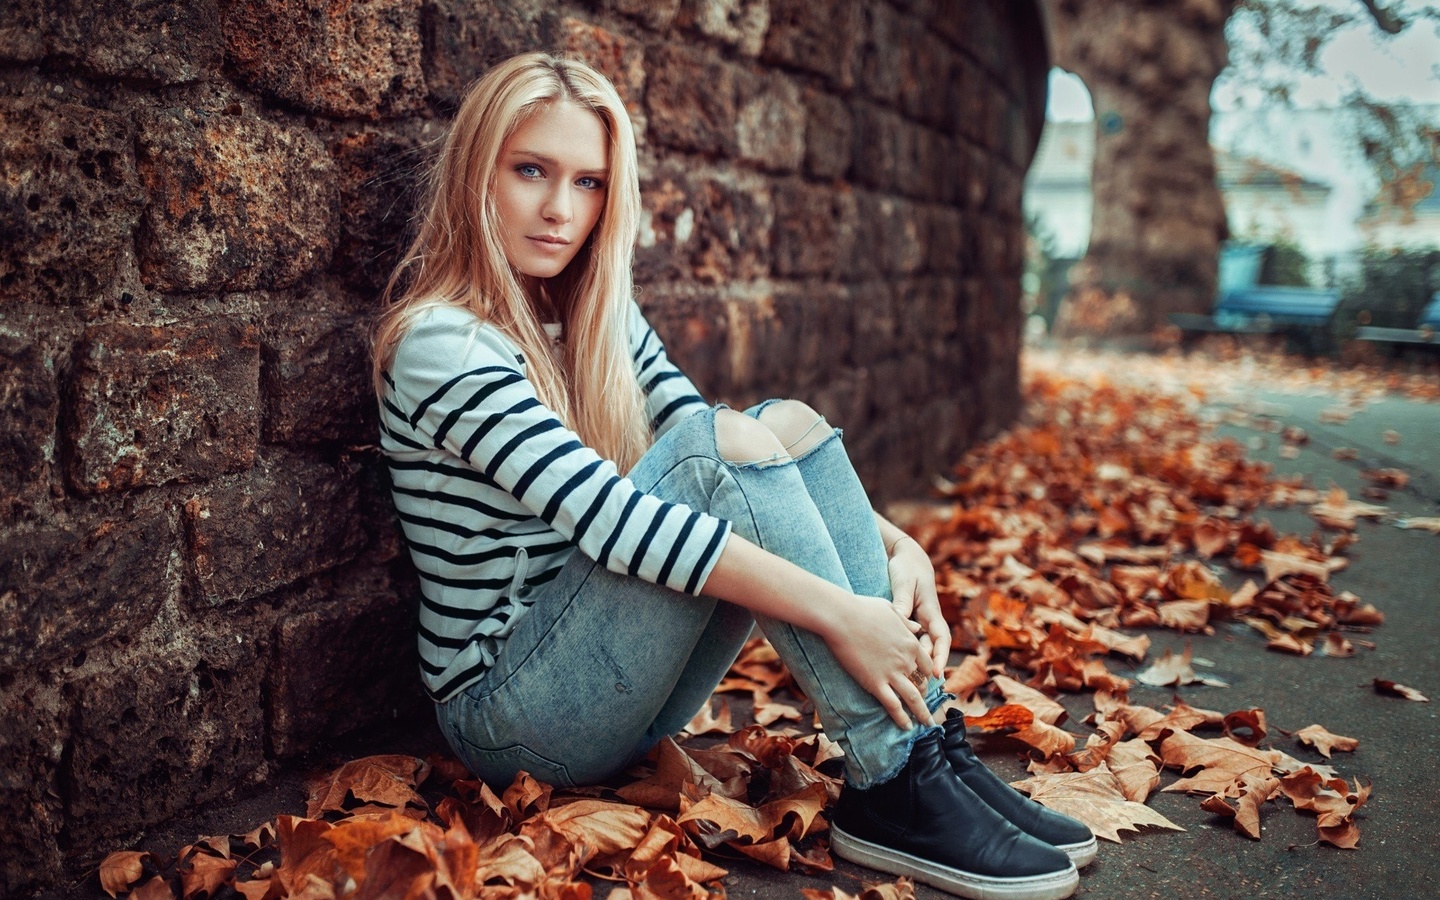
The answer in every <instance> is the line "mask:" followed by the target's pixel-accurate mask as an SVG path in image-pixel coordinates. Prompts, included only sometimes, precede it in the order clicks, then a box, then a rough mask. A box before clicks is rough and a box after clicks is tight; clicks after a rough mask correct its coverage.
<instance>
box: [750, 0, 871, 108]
mask: <svg viewBox="0 0 1440 900" xmlns="http://www.w3.org/2000/svg"><path fill="white" fill-rule="evenodd" d="M861 5H862V4H861V3H860V2H859V0H770V27H769V29H768V30H767V31H766V33H765V46H764V48H763V50H762V51H761V58H762V59H763V60H764V61H765V62H768V63H779V64H780V65H784V66H794V67H795V68H798V69H804V70H805V71H807V72H814V73H815V74H817V75H823V76H824V77H825V78H826V79H828V80H829V82H830V84H831V85H833V86H834V87H838V88H840V89H842V90H849V89H850V88H851V87H853V86H854V84H855V63H856V58H857V51H858V47H859V45H860V40H861V35H862V33H863V24H864V23H863V20H862V17H861ZM875 5H878V4H875Z"/></svg>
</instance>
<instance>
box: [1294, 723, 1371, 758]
mask: <svg viewBox="0 0 1440 900" xmlns="http://www.w3.org/2000/svg"><path fill="white" fill-rule="evenodd" d="M1295 737H1296V738H1298V739H1299V741H1300V742H1301V743H1302V744H1309V745H1310V746H1312V747H1314V748H1315V749H1316V750H1318V751H1320V755H1321V756H1323V757H1325V758H1326V759H1329V758H1330V752H1331V751H1332V750H1339V751H1341V752H1342V753H1349V752H1351V751H1352V750H1354V749H1355V748H1357V747H1359V746H1360V741H1358V740H1356V739H1355V738H1352V737H1344V736H1343V735H1338V734H1331V733H1330V732H1329V731H1327V730H1325V728H1324V727H1322V726H1320V725H1307V726H1305V727H1304V728H1302V729H1300V730H1299V731H1297V732H1295Z"/></svg>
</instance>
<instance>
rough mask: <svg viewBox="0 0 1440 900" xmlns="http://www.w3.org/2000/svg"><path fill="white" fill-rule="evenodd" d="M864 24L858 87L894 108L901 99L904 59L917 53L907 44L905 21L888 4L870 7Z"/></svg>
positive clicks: (865, 9) (863, 14)
mask: <svg viewBox="0 0 1440 900" xmlns="http://www.w3.org/2000/svg"><path fill="white" fill-rule="evenodd" d="M861 21H862V22H863V26H862V28H863V30H862V32H861V34H862V38H861V40H860V45H859V48H858V50H857V54H856V57H857V62H858V63H859V66H858V68H859V84H858V87H859V88H860V89H861V90H862V91H864V92H865V93H866V94H867V95H869V96H870V97H871V98H872V99H874V100H876V101H877V102H879V103H883V104H885V105H887V106H894V105H895V104H896V103H897V101H898V100H899V99H900V82H901V76H902V72H903V69H904V64H905V63H904V56H906V55H908V54H909V53H912V52H914V49H915V48H914V47H913V46H910V45H908V44H907V42H906V41H905V40H904V37H905V30H906V29H905V19H904V18H903V17H902V16H901V15H900V13H899V12H897V11H896V10H895V8H894V7H893V6H891V5H890V4H888V3H866V4H863V5H862V6H861Z"/></svg>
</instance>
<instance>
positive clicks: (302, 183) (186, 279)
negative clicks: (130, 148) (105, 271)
mask: <svg viewBox="0 0 1440 900" xmlns="http://www.w3.org/2000/svg"><path fill="white" fill-rule="evenodd" d="M139 146H140V154H139V168H140V176H141V180H142V182H143V184H144V185H145V189H146V192H147V194H148V196H149V198H150V205H149V207H148V208H147V209H146V211H145V218H144V222H145V228H144V229H143V231H142V232H141V234H140V238H139V248H140V266H141V273H142V275H143V276H144V278H145V279H146V280H147V282H148V283H149V284H150V285H152V286H154V287H156V288H158V289H159V290H164V291H206V290H221V289H225V290H252V289H255V288H282V287H288V286H290V285H292V284H294V283H295V282H297V281H299V280H300V279H301V278H304V277H305V276H306V275H309V274H310V273H312V272H314V271H316V270H318V269H321V268H323V267H324V266H325V265H326V264H327V263H328V262H329V261H330V254H331V252H332V249H333V247H334V244H335V231H336V225H337V222H336V219H337V215H338V212H339V210H338V205H339V204H338V192H337V190H336V179H335V166H334V163H332V162H331V160H330V156H329V154H328V153H326V151H325V147H324V146H323V145H322V144H321V143H320V141H319V140H318V139H317V138H316V137H315V136H314V135H312V134H311V133H310V132H308V131H302V130H299V129H295V128H286V127H283V126H280V125H276V124H274V123H272V122H268V121H266V120H264V119H261V118H258V117H255V116H248V115H245V114H243V110H242V108H241V106H240V105H239V104H234V105H232V106H230V107H228V108H227V109H225V110H224V111H216V110H198V109H193V108H188V109H183V110H181V109H170V110H165V111H163V112H157V113H151V114H149V115H146V116H145V117H144V119H143V124H142V127H141V133H140V141H139Z"/></svg>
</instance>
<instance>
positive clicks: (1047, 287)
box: [1025, 213, 1076, 325]
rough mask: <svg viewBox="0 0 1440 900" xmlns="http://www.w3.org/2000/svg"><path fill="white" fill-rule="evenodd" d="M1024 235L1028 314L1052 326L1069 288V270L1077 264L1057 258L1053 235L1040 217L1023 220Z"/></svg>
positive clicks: (1035, 215)
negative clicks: (1061, 301)
mask: <svg viewBox="0 0 1440 900" xmlns="http://www.w3.org/2000/svg"><path fill="white" fill-rule="evenodd" d="M1025 235H1026V238H1027V240H1026V242H1025V243H1026V254H1025V292H1026V294H1027V295H1029V298H1030V300H1029V302H1030V303H1031V307H1030V308H1029V309H1028V310H1027V312H1030V313H1035V314H1038V315H1040V316H1041V317H1043V318H1044V319H1045V322H1046V324H1047V325H1054V324H1055V314H1056V311H1057V310H1058V309H1059V306H1060V300H1061V298H1062V297H1064V296H1065V293H1066V291H1068V290H1069V287H1070V282H1069V275H1070V267H1071V266H1073V265H1074V264H1075V262H1076V261H1075V260H1073V259H1067V258H1064V257H1058V256H1057V255H1056V253H1057V251H1056V248H1055V236H1054V234H1053V233H1051V231H1050V229H1049V227H1048V226H1047V225H1046V224H1045V220H1044V218H1042V217H1041V216H1040V215H1038V214H1035V213H1032V214H1030V215H1027V216H1026V217H1025Z"/></svg>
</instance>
